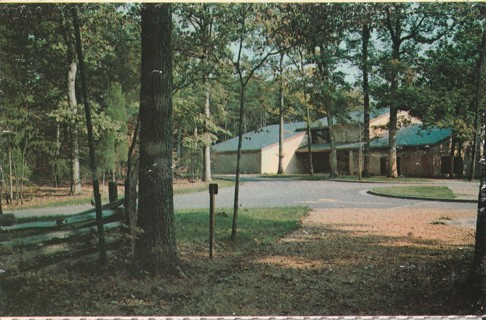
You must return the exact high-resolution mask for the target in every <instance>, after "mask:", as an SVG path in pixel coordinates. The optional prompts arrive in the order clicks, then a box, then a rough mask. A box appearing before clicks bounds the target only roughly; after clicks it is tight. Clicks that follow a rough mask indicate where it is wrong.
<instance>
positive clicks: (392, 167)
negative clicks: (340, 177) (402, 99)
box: [388, 41, 400, 178]
mask: <svg viewBox="0 0 486 320" xmlns="http://www.w3.org/2000/svg"><path fill="white" fill-rule="evenodd" d="M392 60H393V61H394V62H395V63H397V64H398V62H399V61H400V42H399V41H394V42H393V53H392ZM394 68H395V69H394V70H393V71H392V73H393V74H392V79H391V87H390V123H389V126H388V147H389V156H388V163H389V168H388V169H389V172H388V176H389V177H391V178H398V166H397V133H398V128H397V126H398V123H397V122H398V108H397V105H396V99H397V98H396V97H397V93H398V70H396V67H394Z"/></svg>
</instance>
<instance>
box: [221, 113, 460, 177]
mask: <svg viewBox="0 0 486 320" xmlns="http://www.w3.org/2000/svg"><path fill="white" fill-rule="evenodd" d="M398 119H399V122H398V126H399V130H398V133H397V165H398V173H399V175H402V176H408V177H448V176H450V174H451V171H453V173H454V174H455V175H459V176H460V175H463V174H464V169H465V167H464V166H463V163H466V162H467V159H464V156H463V155H461V154H459V156H458V155H457V153H456V154H455V155H454V157H455V158H454V161H452V158H451V139H452V130H451V129H450V128H437V127H428V128H425V127H424V126H423V125H422V123H421V122H420V120H419V119H417V118H413V117H411V116H410V115H409V114H408V113H407V112H403V111H402V112H400V113H399V116H398ZM388 121H389V111H388V110H387V109H382V110H378V111H376V112H373V113H372V114H371V115H370V138H371V142H370V174H372V175H387V173H388V131H387V129H386V126H387V124H388ZM362 124H363V113H362V112H351V113H348V114H346V115H345V117H343V118H342V119H335V124H334V129H335V141H336V146H337V147H336V149H337V160H338V172H339V174H353V175H354V174H357V173H358V170H359V168H360V167H361V168H362V167H363V165H362V162H363V161H362V157H361V159H360V156H359V155H360V154H361V153H360V148H362V147H363V143H362V135H361V134H360V133H361V132H362V129H361V128H362ZM284 132H285V133H284V135H285V139H284V158H283V164H284V172H285V173H287V174H292V173H307V172H309V167H310V164H309V146H308V145H307V135H306V125H305V122H296V123H289V124H285V130H284ZM360 141H361V142H360ZM237 147H238V137H235V138H232V139H229V140H227V141H224V142H222V143H218V144H216V145H214V146H213V148H212V170H213V172H214V173H216V174H218V173H219V174H232V173H235V171H236V152H237ZM310 150H311V152H312V162H313V169H314V172H315V173H328V172H330V166H329V157H330V152H331V146H330V144H329V126H328V123H327V118H322V119H319V120H318V121H316V122H314V123H313V124H312V125H311V145H310ZM462 154H467V153H466V152H462ZM466 158H467V157H466ZM360 160H361V161H360ZM452 163H454V168H451V167H452ZM277 169H278V125H272V126H267V127H264V128H261V129H258V130H256V131H252V132H248V133H246V134H245V135H243V144H242V156H241V163H240V172H241V173H257V174H263V173H276V172H277Z"/></svg>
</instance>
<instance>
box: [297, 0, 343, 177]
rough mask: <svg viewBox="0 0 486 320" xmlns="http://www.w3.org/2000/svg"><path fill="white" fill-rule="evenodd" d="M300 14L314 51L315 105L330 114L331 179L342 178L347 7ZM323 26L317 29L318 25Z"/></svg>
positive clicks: (304, 8)
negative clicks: (339, 128)
mask: <svg viewBox="0 0 486 320" xmlns="http://www.w3.org/2000/svg"><path fill="white" fill-rule="evenodd" d="M299 10H300V12H298V14H297V15H295V19H296V20H297V21H296V22H295V23H296V24H297V25H299V24H300V25H301V29H302V35H301V37H302V38H303V41H304V42H305V45H306V47H307V48H308V49H309V51H311V52H312V53H313V54H312V57H311V59H310V61H312V62H313V63H314V64H315V66H316V67H315V69H314V74H313V75H314V77H313V79H312V81H313V93H312V94H311V100H310V101H309V102H310V103H311V104H314V105H315V106H316V107H318V108H320V109H322V110H324V111H325V113H326V117H327V122H328V123H327V125H328V128H329V143H330V146H331V154H330V157H329V164H330V168H331V172H330V177H332V178H334V177H337V176H338V174H339V173H338V168H337V149H336V140H335V130H334V125H335V116H337V115H339V113H342V112H343V111H344V110H343V109H341V108H338V104H337V102H338V101H339V100H341V93H342V91H343V90H346V89H345V87H346V86H347V85H346V83H345V81H344V74H343V73H342V72H339V71H338V70H337V66H338V64H339V63H340V61H341V60H342V59H343V50H342V49H341V48H340V46H339V45H340V42H341V41H342V40H343V39H344V32H345V31H346V28H347V23H346V20H345V19H344V16H343V13H344V7H342V6H341V5H336V4H330V5H325V6H324V5H321V4H309V5H301V6H300V8H299ZM316 25H319V26H320V27H319V28H318V29H317V30H316V29H315V26H316Z"/></svg>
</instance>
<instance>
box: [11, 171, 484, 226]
mask: <svg viewBox="0 0 486 320" xmlns="http://www.w3.org/2000/svg"><path fill="white" fill-rule="evenodd" d="M244 180H245V181H244V183H243V184H242V185H241V187H240V201H239V203H240V205H241V206H242V207H246V208H250V207H280V206H308V207H310V208H399V207H402V208H403V207H413V208H443V209H475V208H477V204H475V203H454V202H440V201H426V200H405V199H395V198H385V197H378V196H372V195H369V194H367V193H366V191H367V190H369V189H372V188H375V187H379V186H390V184H389V183H388V184H381V183H351V182H338V181H298V180H288V179H281V180H279V179H270V178H266V179H265V178H257V179H254V178H244ZM451 183H452V184H453V186H452V187H454V188H455V189H456V190H457V189H459V190H461V189H464V190H466V189H467V188H469V190H471V189H474V188H476V189H475V190H478V186H477V184H474V183H473V184H471V183H465V182H452V181H442V182H441V181H438V182H437V184H447V185H449V187H451ZM469 193H471V192H469ZM233 199H234V188H233V187H227V188H221V189H220V190H219V194H218V195H217V196H216V206H217V207H218V208H232V207H233ZM174 206H175V208H176V209H196V208H204V209H207V208H209V193H208V191H204V192H197V193H190V194H183V195H176V196H175V197H174ZM92 208H93V207H92V206H91V205H84V206H71V207H60V208H42V209H26V210H16V211H14V214H15V216H16V217H25V216H33V215H35V216H42V215H59V214H66V215H67V214H73V213H78V212H81V211H84V210H88V209H92Z"/></svg>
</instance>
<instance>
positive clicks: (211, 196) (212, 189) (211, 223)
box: [209, 183, 218, 259]
mask: <svg viewBox="0 0 486 320" xmlns="http://www.w3.org/2000/svg"><path fill="white" fill-rule="evenodd" d="M217 194H218V185H217V184H216V183H211V184H210V185H209V259H212V258H213V257H214V202H215V195H217Z"/></svg>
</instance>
